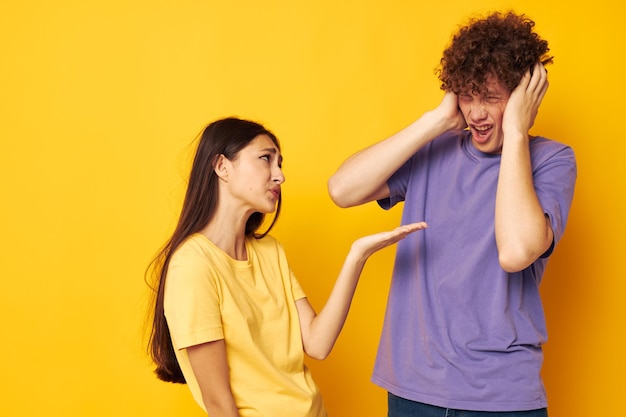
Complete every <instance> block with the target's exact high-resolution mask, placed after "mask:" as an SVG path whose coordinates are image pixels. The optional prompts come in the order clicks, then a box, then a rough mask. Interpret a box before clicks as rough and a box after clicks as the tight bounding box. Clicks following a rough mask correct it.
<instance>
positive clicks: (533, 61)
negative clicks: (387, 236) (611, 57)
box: [328, 12, 576, 417]
mask: <svg viewBox="0 0 626 417" xmlns="http://www.w3.org/2000/svg"><path fill="white" fill-rule="evenodd" d="M548 51H549V48H548V44H547V42H546V41H545V40H542V39H541V38H540V37H539V36H538V35H537V34H536V33H535V32H534V22H533V21H532V20H530V19H529V18H528V17H526V16H524V15H518V14H515V13H513V12H508V13H493V14H490V15H488V16H486V17H484V18H479V19H474V20H472V21H470V22H469V23H468V24H467V25H466V26H463V27H462V28H461V29H460V30H459V31H458V32H457V33H456V34H455V35H454V36H453V38H452V41H451V44H450V45H449V47H448V48H447V49H446V50H445V51H444V53H443V58H442V59H441V66H440V68H439V72H438V74H439V79H440V81H441V88H442V90H444V92H445V94H444V97H443V100H442V101H441V103H440V104H439V105H438V106H437V107H436V108H434V109H433V110H431V111H428V112H426V113H425V114H423V115H422V116H421V117H420V118H419V119H418V120H416V121H415V122H413V123H412V124H411V125H409V126H408V127H406V128H404V129H403V130H401V131H400V132H398V133H396V134H394V135H393V136H391V137H389V138H387V139H385V140H383V141H381V142H378V143H376V144H374V145H372V146H370V147H368V148H366V149H364V150H362V151H360V152H357V153H356V154H355V155H353V156H352V157H350V158H348V160H346V161H345V162H344V163H343V164H342V165H341V166H340V168H339V169H338V171H337V172H336V173H335V174H334V175H333V176H332V177H331V178H330V180H329V184H328V185H329V192H330V195H331V197H332V199H333V200H334V201H335V203H336V204H337V205H339V206H341V207H351V206H356V205H360V204H364V203H367V202H370V201H377V202H378V204H379V205H380V206H381V207H383V208H384V209H390V208H391V207H392V206H394V205H395V204H397V203H398V202H401V201H404V209H403V216H402V223H412V222H416V221H426V222H427V223H428V228H427V229H425V230H424V231H423V232H422V233H419V234H415V235H413V236H410V237H408V238H407V239H406V240H404V241H403V242H401V243H400V244H399V246H398V248H397V252H396V261H395V267H394V272H393V279H392V283H391V289H390V294H389V300H388V305H387V312H386V315H385V323H384V327H383V333H382V336H381V341H380V345H379V350H378V355H377V359H376V364H375V368H374V374H373V377H372V379H373V381H374V383H376V384H377V385H380V386H381V387H383V388H385V389H387V390H388V392H389V395H388V401H389V403H388V404H389V416H390V417H405V416H433V417H434V416H442V417H443V416H451V415H452V416H453V415H463V416H492V417H493V416H500V415H502V416H509V417H511V416H546V415H547V400H546V394H545V389H544V386H543V383H542V380H541V376H540V370H541V365H542V361H543V355H542V345H543V343H544V342H545V341H546V338H547V333H546V323H545V318H544V313H543V308H542V302H541V298H540V294H539V284H540V282H541V278H542V276H543V273H544V270H545V267H546V263H547V260H548V257H549V256H550V255H551V254H552V253H553V251H554V248H555V246H556V244H557V243H558V241H559V240H560V238H561V237H562V235H563V232H564V229H565V224H566V222H567V217H568V213H569V209H570V205H571V201H572V198H573V193H574V184H575V180H576V161H575V157H574V153H573V151H572V149H571V148H570V147H568V146H566V145H563V144H561V143H558V142H556V141H553V140H550V139H546V138H544V137H541V136H531V135H529V130H530V128H531V127H532V125H533V123H534V120H535V117H536V115H537V112H538V109H539V106H540V104H541V101H542V99H543V97H544V95H545V93H546V91H547V89H548V80H547V73H546V69H545V67H544V65H545V64H548V63H550V62H551V60H552V58H551V57H550V56H549V55H547V53H548Z"/></svg>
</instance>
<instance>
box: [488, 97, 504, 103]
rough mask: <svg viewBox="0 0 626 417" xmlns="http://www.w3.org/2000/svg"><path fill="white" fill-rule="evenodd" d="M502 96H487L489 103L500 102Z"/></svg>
mask: <svg viewBox="0 0 626 417" xmlns="http://www.w3.org/2000/svg"><path fill="white" fill-rule="evenodd" d="M500 100H501V99H500V97H487V103H491V104H496V103H499V102H500Z"/></svg>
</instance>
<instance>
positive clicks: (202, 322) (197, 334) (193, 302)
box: [164, 248, 224, 349]
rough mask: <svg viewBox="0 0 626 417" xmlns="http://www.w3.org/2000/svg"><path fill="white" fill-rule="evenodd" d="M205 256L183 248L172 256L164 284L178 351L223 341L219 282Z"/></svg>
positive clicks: (169, 317)
mask: <svg viewBox="0 0 626 417" xmlns="http://www.w3.org/2000/svg"><path fill="white" fill-rule="evenodd" d="M212 270H213V269H212V268H211V265H210V263H209V261H208V259H207V258H206V257H203V256H202V255H201V254H199V253H196V252H194V251H193V250H189V249H188V248H183V250H180V251H177V252H176V253H174V255H173V256H172V259H171V261H170V265H169V268H168V271H167V278H166V283H165V299H164V307H165V317H166V319H167V324H168V327H169V330H170V334H171V337H172V344H173V345H174V348H175V349H184V348H187V347H190V346H195V345H199V344H202V343H206V342H211V341H214V340H219V339H223V338H224V331H223V328H222V322H221V313H220V297H219V290H218V283H217V281H216V279H215V278H214V277H213V274H212Z"/></svg>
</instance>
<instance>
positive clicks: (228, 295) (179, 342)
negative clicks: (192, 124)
mask: <svg viewBox="0 0 626 417" xmlns="http://www.w3.org/2000/svg"><path fill="white" fill-rule="evenodd" d="M281 165H282V155H281V152H280V146H279V143H278V140H277V138H276V136H274V134H273V133H271V132H270V131H268V130H267V129H265V128H264V127H263V126H262V125H260V124H258V123H255V122H251V121H248V120H241V119H237V118H226V119H221V120H218V121H215V122H213V123H211V124H209V125H208V126H207V127H206V128H205V130H204V131H203V133H202V135H201V137H200V141H199V143H198V148H197V151H196V155H195V158H194V161H193V165H192V169H191V174H190V178H189V184H188V188H187V192H186V195H185V199H184V203H183V207H182V211H181V215H180V219H179V221H178V225H177V226H176V229H175V230H174V232H173V234H172V236H171V237H170V239H169V240H168V241H167V243H166V244H165V246H164V247H163V248H162V249H161V251H160V252H159V253H158V255H157V257H156V258H155V260H154V261H153V263H152V264H151V268H150V271H151V272H152V274H153V277H154V281H155V282H154V284H155V285H154V289H155V299H154V304H153V307H154V312H153V313H154V317H153V320H152V331H151V337H150V341H149V352H150V355H151V357H152V359H153V361H154V362H155V364H156V374H157V376H158V377H159V378H160V379H162V380H164V381H169V382H178V383H185V382H186V383H187V384H188V386H189V388H190V390H191V392H192V394H193V396H194V398H195V400H196V401H197V402H198V404H199V405H200V406H201V407H202V408H203V409H204V410H205V411H207V412H208V414H209V416H211V417H216V416H229V417H230V416H237V417H251V416H264V417H267V416H271V417H281V416H289V417H305V416H311V417H322V416H326V411H325V409H324V405H323V402H322V399H321V396H320V393H319V390H318V388H317V386H316V385H315V383H314V382H313V379H312V377H311V374H310V372H309V370H308V369H307V368H306V366H305V365H304V354H305V353H306V354H307V355H309V356H311V357H313V358H316V359H324V358H325V357H326V356H327V355H328V354H329V353H330V351H331V349H332V347H333V345H334V343H335V341H336V339H337V337H338V335H339V333H340V331H341V328H342V327H343V323H344V321H345V318H346V316H347V314H348V310H349V308H350V303H351V300H352V297H353V295H354V291H355V288H356V285H357V282H358V279H359V276H360V274H361V270H362V268H363V266H364V264H365V262H366V260H367V258H368V257H369V256H370V255H371V254H373V253H374V252H376V251H377V250H379V249H382V248H384V247H387V246H389V245H391V244H393V243H395V242H397V241H399V240H400V239H403V238H404V237H405V236H407V235H408V234H410V233H412V232H414V231H416V230H419V229H422V228H424V227H426V224H425V223H415V224H411V225H406V226H402V227H399V228H397V229H395V230H393V231H389V232H382V233H378V234H375V235H371V236H366V237H364V238H361V239H358V240H356V241H355V242H354V243H353V244H352V247H351V249H350V252H349V253H348V255H347V258H346V261H345V263H344V265H343V268H342V269H341V272H340V274H339V276H338V278H337V281H336V284H335V286H334V288H333V290H332V292H331V294H330V297H329V299H328V301H327V303H326V305H325V306H324V308H323V309H322V310H321V311H320V313H319V314H317V313H316V312H315V310H314V309H313V308H312V306H311V305H310V303H309V302H308V300H307V298H306V296H305V293H304V292H303V290H302V288H301V287H300V285H299V283H298V281H297V280H296V278H295V276H294V274H293V272H292V271H291V269H290V267H289V264H288V262H287V259H286V257H285V253H284V251H283V248H282V246H281V245H280V243H279V242H278V241H277V240H276V239H274V238H273V237H272V236H270V235H268V232H269V230H270V229H271V228H272V226H273V225H274V223H275V222H276V218H277V216H278V213H279V211H280V205H281V184H282V183H283V182H284V181H285V177H284V175H283V173H282V169H281ZM273 212H275V213H276V214H275V216H274V219H273V221H272V222H271V224H270V225H269V227H268V229H267V230H265V231H264V232H259V228H260V227H261V225H262V224H263V220H264V215H265V214H266V213H273Z"/></svg>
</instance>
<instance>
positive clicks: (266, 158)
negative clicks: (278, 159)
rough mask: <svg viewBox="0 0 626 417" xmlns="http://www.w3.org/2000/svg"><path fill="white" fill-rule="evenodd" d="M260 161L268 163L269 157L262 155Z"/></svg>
mask: <svg viewBox="0 0 626 417" xmlns="http://www.w3.org/2000/svg"><path fill="white" fill-rule="evenodd" d="M261 159H262V160H264V161H267V162H269V161H270V159H271V157H270V156H269V155H263V156H261Z"/></svg>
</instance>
